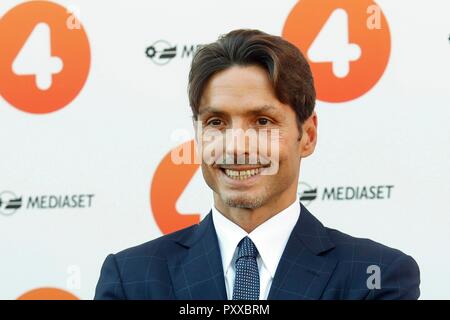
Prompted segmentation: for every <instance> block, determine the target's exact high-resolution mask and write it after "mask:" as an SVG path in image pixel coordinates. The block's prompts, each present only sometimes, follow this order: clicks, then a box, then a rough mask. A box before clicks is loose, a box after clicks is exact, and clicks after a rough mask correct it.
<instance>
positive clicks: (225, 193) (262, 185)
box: [197, 66, 304, 209]
mask: <svg viewBox="0 0 450 320" xmlns="http://www.w3.org/2000/svg"><path fill="white" fill-rule="evenodd" d="M198 111H199V115H198V123H197V125H198V126H199V127H201V129H202V131H201V133H200V135H202V136H201V137H199V136H197V140H198V141H199V142H200V143H201V145H202V148H203V151H205V150H211V144H212V143H216V144H217V141H219V142H222V147H220V148H219V149H220V151H219V152H217V150H216V152H215V153H214V155H213V157H209V158H208V160H207V161H205V152H204V153H203V161H202V165H201V167H202V172H203V176H204V179H205V181H206V183H207V184H208V186H209V187H210V188H211V189H212V190H213V191H214V192H215V193H216V195H215V199H216V202H217V201H219V202H221V203H219V207H222V206H228V207H239V208H248V209H255V208H259V207H261V206H263V205H264V204H265V203H268V202H269V201H276V199H277V198H278V197H280V196H281V195H282V194H283V193H286V192H292V190H295V191H296V189H297V188H296V187H297V182H298V176H299V168H300V159H301V156H302V143H303V140H304V139H302V141H300V140H299V137H300V132H299V128H298V124H297V120H296V114H295V112H294V111H293V110H292V108H290V107H289V106H288V105H286V104H282V103H281V102H280V101H279V100H278V99H277V98H276V96H275V93H274V90H273V88H272V84H271V82H270V80H269V78H268V74H267V72H266V71H265V70H264V69H263V68H261V67H259V66H244V67H241V66H234V67H231V68H228V69H226V70H224V71H221V72H219V73H216V74H215V75H213V76H212V77H211V79H210V80H209V82H208V83H207V85H206V87H205V90H204V92H203V96H202V99H201V102H200V107H199V110H198ZM212 132H214V135H215V136H216V137H219V139H215V142H211V140H209V139H199V138H203V137H205V136H208V135H211V133H212ZM225 132H227V133H225ZM230 132H231V133H233V132H235V133H237V134H236V136H235V137H243V135H241V134H239V132H252V133H262V132H265V133H267V134H264V135H256V136H257V139H258V143H257V145H258V147H256V148H255V144H252V143H251V142H250V140H249V139H251V138H250V137H252V138H255V135H248V136H247V138H243V140H241V142H242V141H244V143H239V142H237V140H234V139H229V137H230V135H229V134H230ZM227 137H228V138H227ZM261 137H264V138H261ZM202 140H203V141H202ZM208 140H209V141H208ZM231 140H234V141H231ZM262 146H264V147H262ZM263 151H264V152H263ZM268 155H270V157H268ZM225 159H226V160H227V161H225ZM238 159H240V160H238ZM230 160H232V161H230ZM255 160H256V161H255ZM230 162H232V163H230ZM277 169H278V170H277ZM216 205H217V203H216Z"/></svg>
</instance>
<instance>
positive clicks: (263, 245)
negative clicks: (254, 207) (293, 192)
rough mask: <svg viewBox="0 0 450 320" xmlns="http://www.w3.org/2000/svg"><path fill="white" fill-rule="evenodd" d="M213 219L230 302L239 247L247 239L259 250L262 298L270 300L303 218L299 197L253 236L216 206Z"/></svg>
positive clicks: (260, 291) (262, 225)
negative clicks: (280, 264) (290, 241)
mask: <svg viewBox="0 0 450 320" xmlns="http://www.w3.org/2000/svg"><path fill="white" fill-rule="evenodd" d="M212 217H213V223H214V228H215V229H216V233H217V238H218V240H219V247H220V254H221V256H222V264H223V273H224V276H225V287H226V290H227V296H228V300H231V299H232V298H233V287H234V278H235V275H236V270H235V262H236V257H237V254H238V247H237V246H238V244H239V242H240V241H241V240H242V239H243V238H244V237H246V236H248V237H249V238H250V239H251V240H252V241H253V243H254V244H255V246H256V248H257V249H258V253H259V254H258V257H257V263H258V269H259V283H260V290H259V299H260V300H267V297H268V296H269V291H270V287H271V285H272V281H273V278H274V276H275V272H276V270H277V266H278V262H279V261H280V259H281V255H282V254H283V252H284V249H285V247H286V244H287V242H288V239H289V236H290V235H291V232H292V229H293V228H294V226H295V224H296V223H297V220H298V219H299V217H300V202H299V199H298V197H297V199H296V200H295V201H294V202H293V203H292V204H291V205H290V206H289V207H287V208H286V209H284V210H283V211H281V212H279V213H277V214H276V215H274V216H273V217H272V218H270V219H269V220H267V221H265V222H264V223H262V224H261V225H259V226H258V227H257V228H256V229H254V230H253V231H252V232H250V233H247V232H246V231H245V230H244V229H242V228H241V227H239V226H238V225H237V224H235V223H234V222H232V221H231V220H229V219H228V218H226V217H225V216H224V215H222V214H221V213H220V212H219V211H218V210H217V209H216V207H215V206H214V204H213V205H212Z"/></svg>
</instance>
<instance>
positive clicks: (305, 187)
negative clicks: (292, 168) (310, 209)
mask: <svg viewBox="0 0 450 320" xmlns="http://www.w3.org/2000/svg"><path fill="white" fill-rule="evenodd" d="M297 190H298V191H297V194H298V197H299V199H300V201H301V202H302V203H303V204H304V205H305V206H307V205H309V204H310V203H311V202H312V201H314V200H316V198H317V187H316V188H314V189H313V188H312V187H311V186H310V185H309V184H307V183H306V182H303V181H302V182H299V183H298V189H297Z"/></svg>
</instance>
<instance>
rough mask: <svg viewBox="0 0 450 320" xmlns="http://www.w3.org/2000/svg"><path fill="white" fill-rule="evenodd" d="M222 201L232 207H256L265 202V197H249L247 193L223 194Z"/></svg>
mask: <svg viewBox="0 0 450 320" xmlns="http://www.w3.org/2000/svg"><path fill="white" fill-rule="evenodd" d="M221 198H222V201H223V202H224V203H225V204H226V205H227V206H228V207H232V208H242V209H256V208H259V207H261V206H262V205H263V204H264V198H263V197H255V196H252V197H247V196H245V195H237V196H236V195H235V196H231V195H221Z"/></svg>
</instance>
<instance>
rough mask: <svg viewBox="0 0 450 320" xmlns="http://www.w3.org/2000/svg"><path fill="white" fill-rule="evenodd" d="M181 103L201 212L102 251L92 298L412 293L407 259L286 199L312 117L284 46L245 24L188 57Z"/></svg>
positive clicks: (293, 191) (297, 65)
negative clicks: (206, 201)
mask: <svg viewBox="0 0 450 320" xmlns="http://www.w3.org/2000/svg"><path fill="white" fill-rule="evenodd" d="M189 101H190V105H191V108H192V112H193V118H194V123H195V124H196V127H197V129H198V130H197V136H196V139H197V142H198V145H199V149H200V154H201V158H202V160H203V161H202V164H201V168H202V172H203V176H204V179H205V181H206V183H207V184H208V186H209V187H210V188H211V190H212V192H213V199H214V201H213V204H212V209H211V212H210V213H209V214H208V215H207V216H206V217H205V218H204V219H203V220H202V221H201V222H200V224H199V225H194V226H191V227H189V228H186V229H183V230H180V231H177V232H175V233H173V234H169V235H166V236H162V237H160V238H158V239H155V240H152V241H150V242H147V243H145V244H142V245H140V246H137V247H133V248H130V249H127V250H124V251H122V252H119V253H117V254H115V255H112V254H111V255H109V256H108V257H107V258H106V261H105V262H104V264H103V267H102V271H101V275H100V280H99V282H98V285H97V289H96V294H95V298H96V299H230V300H231V299H233V300H259V299H261V300H262V299H417V298H418V297H419V294H420V291H419V283H420V277H419V269H418V266H417V264H416V262H415V261H414V260H413V259H412V258H411V257H410V256H408V255H406V254H404V253H402V252H401V251H399V250H396V249H392V248H389V247H386V246H384V245H381V244H379V243H376V242H374V241H371V240H368V239H359V238H354V237H351V236H349V235H346V234H344V233H341V232H339V231H337V230H333V229H329V228H326V227H324V226H323V225H322V224H321V223H320V222H319V221H318V220H317V219H316V218H315V217H314V216H313V215H312V214H311V213H310V212H309V211H308V210H307V209H306V208H305V207H304V206H303V205H302V204H301V203H300V201H299V199H298V196H297V186H298V181H299V175H300V164H301V160H302V159H303V158H306V157H308V156H309V155H311V154H312V153H313V152H314V149H315V146H316V142H317V114H316V113H315V111H314V106H315V89H314V83H313V78H312V74H311V70H310V68H309V65H308V63H307V61H306V59H305V58H304V57H303V55H302V54H301V52H300V51H299V50H298V49H297V48H296V47H295V46H293V45H292V44H290V43H289V42H287V41H285V40H283V39H282V38H280V37H277V36H272V35H268V34H266V33H263V32H261V31H257V30H235V31H232V32H230V33H228V34H226V35H224V36H222V37H221V38H219V39H218V40H217V41H216V42H214V43H211V44H208V45H206V46H203V47H202V48H201V49H200V50H198V51H197V53H196V54H195V56H194V59H193V61H192V66H191V71H190V74H189ZM337 214H338V213H337Z"/></svg>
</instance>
